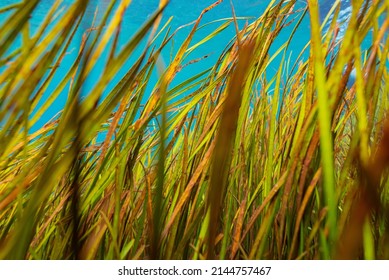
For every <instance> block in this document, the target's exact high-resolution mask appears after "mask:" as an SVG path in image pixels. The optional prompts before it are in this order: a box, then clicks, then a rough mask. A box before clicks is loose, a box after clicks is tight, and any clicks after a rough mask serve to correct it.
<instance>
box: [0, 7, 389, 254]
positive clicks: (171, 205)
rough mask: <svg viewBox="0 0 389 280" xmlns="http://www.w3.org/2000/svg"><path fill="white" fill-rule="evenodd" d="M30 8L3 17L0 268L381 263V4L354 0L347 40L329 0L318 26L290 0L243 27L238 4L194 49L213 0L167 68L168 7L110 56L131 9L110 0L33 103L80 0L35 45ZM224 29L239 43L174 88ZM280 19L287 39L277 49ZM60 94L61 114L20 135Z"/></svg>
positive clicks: (66, 39)
mask: <svg viewBox="0 0 389 280" xmlns="http://www.w3.org/2000/svg"><path fill="white" fill-rule="evenodd" d="M38 2H39V0H29V1H25V2H23V3H22V4H18V5H13V6H10V7H2V8H1V10H0V12H5V11H10V10H11V11H12V13H13V15H12V17H11V18H10V19H9V20H8V21H6V22H5V23H4V25H3V27H2V28H0V42H1V43H0V57H1V60H0V67H2V69H3V70H2V72H1V73H0V126H1V128H0V248H1V250H0V258H2V259H72V258H73V259H150V258H152V259H206V258H208V259H210V258H216V259H261V258H265V259H335V258H346V259H387V258H389V246H388V242H389V229H388V220H387V219H388V217H389V216H388V213H389V212H388V203H389V182H388V170H387V168H388V166H389V149H388V147H389V116H388V109H389V104H388V101H389V96H388V93H389V84H388V83H387V81H388V74H389V73H388V67H387V66H388V64H389V61H388V59H389V56H388V54H389V37H388V36H387V30H388V25H389V19H388V18H387V14H388V11H389V4H388V1H362V0H359V1H358V0H355V1H352V5H353V12H352V14H351V18H350V21H349V23H348V27H347V29H346V32H345V35H344V38H343V39H342V40H340V41H339V40H336V38H337V36H336V34H337V28H338V27H337V21H336V19H337V15H338V14H339V2H340V1H336V3H335V5H334V7H333V9H332V11H331V12H332V13H333V14H334V16H333V17H327V20H329V21H331V22H328V23H327V25H328V26H329V28H327V29H326V32H325V34H323V33H322V26H321V23H320V22H319V11H318V3H317V1H316V0H309V1H307V3H308V6H307V9H304V10H300V11H296V10H295V8H294V7H295V4H296V3H295V2H296V1H294V0H290V1H282V0H279V1H276V0H273V1H270V3H269V6H268V8H267V9H266V10H265V11H264V13H263V15H262V16H261V17H259V18H258V19H256V20H254V21H253V22H252V23H250V24H246V25H245V26H244V27H243V28H242V29H239V27H238V26H239V25H238V23H237V21H238V20H239V19H237V18H236V17H235V15H234V12H233V9H232V13H231V15H232V16H231V18H228V19H224V20H223V21H221V23H220V22H219V27H217V28H216V29H215V31H214V32H212V33H211V34H209V35H208V36H206V37H205V38H204V39H202V40H201V41H199V42H193V38H194V35H195V33H196V32H197V30H198V29H199V28H201V24H203V23H202V17H203V15H204V13H206V12H207V11H209V10H210V9H212V8H213V7H214V6H216V5H218V4H219V3H220V2H221V1H217V2H215V3H214V4H213V5H212V6H210V7H208V8H206V9H204V11H203V12H202V13H201V15H200V16H199V18H198V20H197V21H196V22H195V23H194V24H193V25H192V26H191V27H190V28H191V30H190V32H189V35H188V36H187V38H186V39H185V40H184V42H183V43H182V45H180V46H179V48H178V51H177V52H176V53H175V55H174V57H173V59H171V61H168V62H165V63H162V62H161V61H162V59H161V52H162V50H163V49H165V48H167V47H168V45H169V43H170V41H171V40H172V38H174V34H175V33H174V32H173V33H172V32H170V29H169V25H168V23H167V24H166V25H164V26H160V21H161V15H162V13H163V11H164V9H165V7H166V5H168V3H167V1H161V2H160V7H159V9H158V10H157V11H155V13H154V14H153V15H152V16H150V18H149V19H148V21H147V22H146V23H145V24H144V25H143V27H142V28H140V29H139V31H138V32H137V33H136V34H135V35H134V36H133V37H132V38H131V40H130V41H129V42H128V43H126V44H125V45H124V46H122V47H121V48H120V51H119V50H118V47H117V41H118V37H119V34H120V30H121V29H120V25H121V22H122V20H123V14H124V11H125V9H127V7H128V6H129V4H130V2H131V1H112V3H111V4H110V5H109V6H108V9H107V11H106V13H105V15H104V16H103V17H102V19H101V20H100V21H99V22H93V23H91V26H90V29H89V30H87V31H86V32H85V34H84V36H83V38H82V41H81V44H80V48H79V50H78V56H77V58H76V60H75V61H74V63H73V65H72V66H71V68H70V69H69V70H68V72H67V73H65V74H64V75H63V78H62V80H61V82H60V83H58V85H57V86H56V88H55V90H54V92H53V93H52V94H51V95H50V97H49V98H48V99H47V100H45V101H44V102H43V105H38V104H40V101H41V99H42V98H46V97H44V96H45V95H44V93H45V90H46V89H47V87H48V85H49V84H50V82H51V81H52V79H53V76H54V74H55V73H56V71H58V65H59V64H60V63H61V61H62V59H63V58H64V56H65V55H66V52H67V49H68V47H69V45H70V42H71V41H72V39H73V37H74V36H75V34H76V31H77V30H78V29H79V28H80V23H81V22H82V20H83V15H84V13H85V10H86V7H87V5H88V2H87V1H86V0H79V1H75V3H74V4H72V5H71V6H70V7H69V8H68V9H66V10H65V11H63V12H62V13H61V14H60V17H61V18H60V20H59V21H57V23H56V24H51V22H52V21H53V17H54V16H55V14H56V11H57V8H58V6H57V4H55V5H54V6H53V7H52V9H51V10H50V11H49V12H48V14H47V16H46V18H45V19H44V20H43V21H42V24H41V26H40V28H39V29H38V31H37V32H36V33H35V34H34V35H31V34H30V27H29V22H28V19H29V17H30V14H31V13H32V11H33V10H34V8H35V7H36V5H37V4H38ZM116 2H118V3H116ZM304 17H309V19H310V27H309V29H310V32H311V41H310V43H309V44H308V45H307V46H306V48H307V49H309V56H308V57H307V58H305V57H304V55H303V53H304V52H303V50H302V54H301V56H300V57H299V60H298V62H297V61H296V62H295V61H291V60H290V59H288V57H289V55H288V53H289V52H288V51H289V50H290V48H291V46H290V44H291V42H292V38H293V36H294V34H295V30H296V29H297V28H305V27H302V26H299V25H300V24H301V22H303V18H304ZM230 25H232V26H235V29H236V36H235V38H233V40H232V41H231V42H230V44H229V45H228V46H226V48H225V50H224V51H223V53H222V54H221V55H220V57H219V59H218V60H217V62H216V63H215V65H214V66H213V67H212V68H210V69H207V70H205V71H203V72H201V73H194V74H193V76H192V77H191V78H189V79H187V80H185V81H184V82H181V83H180V84H178V85H176V86H174V87H172V86H171V83H172V81H173V79H174V77H175V75H176V74H177V73H178V72H179V71H181V69H182V67H184V66H185V59H186V58H187V57H188V55H189V54H190V53H191V52H192V51H193V50H194V49H196V48H197V47H199V46H201V45H203V44H206V43H207V41H208V40H211V39H212V38H214V37H215V36H216V35H217V34H218V33H220V32H221V31H223V30H224V29H225V28H227V27H228V26H230ZM323 25H324V24H323ZM288 26H289V27H290V26H293V27H294V29H293V31H292V32H291V34H290V37H289V38H288V40H286V41H285V42H283V43H282V44H281V46H280V47H279V48H278V49H277V50H275V51H272V52H270V49H271V48H272V46H273V45H274V42H275V41H276V40H277V39H279V37H280V36H279V34H280V33H281V32H282V31H283V30H284V29H285V28H286V27H288ZM50 28H51V29H50ZM47 29H50V30H49V31H48V32H46V31H47ZM368 35H369V36H368ZM20 37H21V38H22V44H21V46H20V47H19V48H16V50H14V51H12V52H10V51H9V49H10V48H11V46H12V45H13V44H14V42H15V41H16V40H17V38H20ZM366 40H369V47H368V48H367V49H364V48H362V47H361V46H362V42H366ZM142 42H143V43H144V42H146V45H145V47H143V45H142ZM139 46H142V47H143V49H142V51H141V53H140V54H139V55H137V53H136V52H135V49H136V48H139ZM107 48H108V49H109V59H108V60H107V62H106V64H105V66H104V67H103V68H102V69H101V76H100V78H99V79H98V80H97V82H96V84H95V85H94V87H93V89H92V90H91V92H90V93H86V94H85V92H83V84H84V82H85V80H86V79H87V78H88V77H89V75H90V73H91V70H92V69H93V68H94V66H95V65H96V63H97V61H98V60H99V57H100V56H101V55H102V52H103V51H104V50H106V49H107ZM134 56H135V57H134ZM130 57H132V58H135V59H134V63H133V65H132V66H131V67H129V69H128V70H127V72H126V73H125V75H124V76H123V77H122V79H121V80H120V81H119V82H118V83H117V84H116V85H115V86H114V87H113V88H112V89H111V90H109V91H108V92H105V89H106V88H107V85H108V84H109V82H110V81H111V80H112V79H113V77H115V75H116V74H117V73H118V71H119V70H120V69H122V67H123V65H124V62H125V61H127V60H128V58H130ZM280 58H281V59H280ZM277 59H278V60H279V61H281V63H280V65H279V67H278V69H277V71H276V74H275V75H272V76H269V75H267V73H268V70H269V68H270V67H272V65H274V61H278V60H277ZM193 62H195V61H193ZM155 68H158V69H159V79H158V81H157V82H156V84H155V85H152V86H153V87H154V88H153V90H152V92H151V93H148V92H146V87H147V86H149V85H150V83H152V79H151V74H152V72H153V71H154V70H155ZM352 73H356V78H355V83H354V85H352V86H349V84H348V80H349V78H350V75H351V74H352ZM65 89H66V90H68V93H67V94H68V96H67V102H66V105H65V107H64V109H63V110H62V111H61V112H60V114H59V116H58V117H57V118H56V119H55V120H53V121H50V122H48V123H47V124H46V125H45V126H43V127H41V128H40V129H38V130H37V131H36V132H33V133H30V131H31V130H30V128H31V127H32V126H33V125H34V124H35V123H36V122H37V120H38V119H39V118H40V117H41V116H42V115H43V114H44V112H45V111H46V110H47V109H48V108H49V107H50V106H51V104H52V102H53V101H54V100H55V99H56V98H57V97H58V95H59V94H60V93H61V92H63V91H64V90H65ZM81 96H85V97H83V98H81ZM145 100H146V101H145ZM102 136H104V140H103V141H101V140H99V139H101V137H102Z"/></svg>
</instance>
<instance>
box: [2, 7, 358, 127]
mask: <svg viewBox="0 0 389 280" xmlns="http://www.w3.org/2000/svg"><path fill="white" fill-rule="evenodd" d="M54 1H55V0H43V1H41V3H40V4H39V5H38V7H37V8H36V9H35V10H34V13H33V15H32V17H31V20H30V26H31V30H32V33H33V34H34V32H36V30H37V29H38V27H39V26H40V24H41V23H42V22H43V19H44V17H45V16H46V14H47V13H48V11H49V9H50V8H51V6H52V4H53V2H54ZM18 2H19V1H14V0H0V7H4V6H7V5H10V4H13V3H18ZM73 2H74V1H70V0H65V1H64V2H63V4H62V6H63V7H68V6H70V5H71V4H72V3H73ZM214 2H215V0H199V1H192V0H187V1H184V0H171V1H170V3H169V5H168V7H167V9H166V11H165V13H164V15H163V22H162V25H163V23H164V22H166V20H167V19H168V18H170V17H171V16H173V20H172V22H171V24H170V26H171V30H175V29H177V28H178V27H180V26H182V25H185V24H188V23H190V22H193V21H194V20H196V19H197V18H198V16H199V15H200V13H201V11H202V10H203V9H204V8H206V7H207V6H209V5H211V4H212V3H214ZM341 2H342V11H341V18H340V19H339V21H340V22H341V23H342V22H343V25H345V24H344V23H345V22H347V18H348V16H349V14H350V12H351V8H350V3H349V1H347V0H346V1H341ZM109 3H110V0H94V1H91V4H90V5H89V7H88V9H87V12H86V17H85V19H84V23H83V24H82V26H83V27H84V28H89V27H90V24H91V21H92V19H93V16H94V14H95V11H96V8H98V13H97V18H98V19H99V18H101V16H102V15H103V13H104V12H105V11H106V8H107V5H108V4H109ZM333 3H334V0H322V1H320V13H321V18H322V19H323V18H324V16H325V15H326V14H327V13H328V11H329V10H330V8H331V6H332V4H333ZM233 4H234V8H235V12H236V15H237V16H238V17H247V19H246V20H241V21H239V25H240V26H243V25H244V24H245V22H246V21H248V22H251V21H252V20H253V19H254V18H256V17H259V16H260V15H261V14H262V13H263V11H264V9H265V8H266V7H267V5H268V1H260V0H234V1H233ZM158 5H159V1H158V0H147V1H143V0H133V1H132V3H131V5H130V7H129V8H128V10H127V11H126V13H125V16H124V21H123V25H122V32H121V35H120V37H119V48H120V47H121V46H123V45H124V44H125V43H126V42H128V40H129V39H130V38H131V37H132V36H133V35H134V33H135V32H136V31H137V30H138V29H139V27H140V26H142V24H143V23H144V22H145V21H146V20H147V19H148V18H149V17H150V15H151V14H152V13H153V12H154V11H156V10H157V8H158ZM304 5H306V2H305V1H299V2H298V5H297V7H296V9H298V8H299V7H303V6H304ZM11 16H12V12H9V13H4V14H2V15H0V24H2V23H4V22H5V20H6V19H8V18H10V17H11ZM231 16H232V12H231V6H230V1H229V0H224V1H223V2H222V3H221V4H220V5H218V6H216V7H215V8H214V9H212V10H210V11H209V12H208V13H206V14H205V15H204V18H203V19H202V21H201V23H202V24H205V23H208V22H212V21H214V20H217V19H223V18H230V17H231ZM220 24H221V22H220V21H219V22H215V23H212V24H210V25H207V26H206V27H205V28H202V29H201V30H199V31H198V32H197V33H196V35H195V37H194V39H193V41H192V45H193V44H195V43H196V42H198V41H200V40H201V39H203V38H204V37H205V36H207V35H208V34H209V33H210V32H212V30H214V29H215V28H217V27H218V26H220ZM191 27H192V26H187V27H185V28H182V29H180V30H179V32H178V33H177V35H176V36H175V38H174V46H172V45H169V46H168V47H167V48H166V49H165V51H164V53H163V58H164V60H165V62H169V60H170V55H171V53H174V52H175V51H177V49H178V46H179V45H180V44H181V43H182V42H183V40H184V39H185V38H186V36H187V35H188V33H189V31H190V30H191ZM292 28H293V25H292V26H290V27H288V28H286V29H285V30H284V31H283V32H282V33H281V34H280V37H279V38H278V39H277V41H276V42H275V44H274V46H273V49H277V48H278V47H279V46H280V45H281V44H282V43H284V42H285V41H286V40H287V39H288V37H289V35H290V32H291V30H292ZM82 34H83V29H82V28H80V30H79V32H78V34H77V35H76V37H75V39H74V40H73V41H72V44H71V46H70V48H69V51H68V55H66V56H65V58H64V60H63V61H62V63H61V65H60V67H59V69H58V70H57V73H56V75H55V77H54V79H53V81H52V82H51V84H50V86H49V87H48V89H47V92H45V96H46V98H47V96H49V95H50V94H51V93H52V91H53V90H54V89H55V87H56V86H57V85H58V83H59V82H60V81H61V79H62V77H63V76H64V75H65V73H66V72H67V71H68V70H69V68H70V66H71V64H72V62H73V61H74V59H75V57H76V55H77V52H78V48H79V45H80V42H81V36H82ZM234 35H235V29H234V27H233V25H231V26H230V27H229V28H227V29H226V30H224V31H223V32H222V33H221V34H219V35H218V36H217V37H215V38H213V39H212V40H211V41H209V42H207V43H206V44H205V45H203V46H201V47H200V48H198V49H197V50H196V51H194V52H193V53H191V55H190V56H189V57H188V58H187V61H189V60H192V59H197V58H200V57H203V56H204V55H208V57H207V58H206V59H203V60H201V61H200V62H199V63H195V64H191V65H189V66H188V67H185V68H184V69H183V71H181V72H179V73H178V75H177V76H176V77H175V79H174V81H173V83H172V85H171V86H174V85H176V84H178V83H180V82H182V81H184V80H186V79H187V78H189V77H191V76H193V75H195V74H197V73H200V72H201V71H203V70H205V69H207V68H209V67H211V66H212V65H213V64H214V63H215V62H216V60H217V58H218V57H219V55H220V54H221V52H222V50H223V49H224V48H225V47H226V45H227V44H228V42H229V41H230V40H231V39H232V38H233V36H234ZM309 36H310V30H309V20H308V17H306V18H305V19H304V21H303V23H302V24H301V27H300V28H299V29H298V31H297V33H296V35H295V37H294V40H293V41H292V46H291V48H290V49H289V52H290V55H291V59H292V61H293V59H296V58H297V55H298V54H299V53H300V52H301V50H302V48H303V47H304V46H305V44H306V43H307V42H308V40H309ZM18 44H20V39H19V40H18V41H17V42H16V44H14V46H13V47H12V48H11V49H10V50H9V52H11V51H12V49H15V48H16V47H17V45H18ZM140 51H141V48H139V49H138V54H139V53H140ZM107 53H108V52H106V53H104V54H103V56H102V57H101V59H100V61H99V63H98V65H96V67H95V68H94V69H93V71H92V75H91V76H90V77H89V79H88V80H87V83H86V86H85V88H84V91H85V92H86V93H87V94H88V93H90V92H91V90H92V88H93V85H94V81H96V80H97V79H98V77H99V76H100V75H101V69H102V68H103V67H104V63H105V61H106V58H107ZM136 57H137V55H136V54H135V55H134V58H131V59H129V61H127V62H126V64H125V65H124V67H123V69H121V70H120V72H119V73H118V75H117V76H116V77H115V78H114V79H113V81H112V82H111V83H110V85H109V86H108V87H107V89H106V90H107V91H108V90H110V89H111V88H112V87H113V86H114V85H115V84H116V83H117V82H118V81H119V80H120V78H121V77H122V76H123V75H124V74H125V73H126V70H127V69H128V68H129V67H130V66H131V64H132V63H133V62H134V59H135V58H136ZM279 62H280V60H279V59H278V60H277V59H276V60H275V61H274V62H273V64H272V65H271V67H270V68H269V70H268V71H269V72H268V73H267V75H268V76H271V75H273V74H274V73H275V71H276V70H277V67H278V65H277V63H279ZM0 71H1V69H0ZM157 78H158V77H157V74H156V73H153V76H152V79H151V81H152V83H151V84H150V85H149V87H148V88H147V92H148V93H150V92H151V90H152V87H153V86H154V85H153V83H154V84H155V82H156V81H157ZM67 90H68V88H65V90H64V92H62V93H61V95H60V96H59V98H57V100H56V101H55V102H54V104H53V105H52V106H51V107H50V108H49V109H48V110H47V111H46V112H45V114H44V115H43V116H42V118H41V119H40V120H39V121H38V122H37V123H36V124H34V125H33V127H32V129H31V131H35V130H36V129H38V128H39V127H42V126H43V124H45V123H46V122H47V121H48V120H50V119H51V118H53V117H54V116H55V115H56V114H57V113H58V112H59V111H60V110H61V109H62V108H63V107H64V104H65V102H66V97H67ZM44 101H45V98H43V100H41V102H44Z"/></svg>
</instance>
